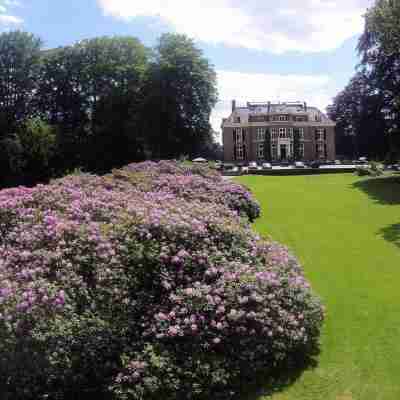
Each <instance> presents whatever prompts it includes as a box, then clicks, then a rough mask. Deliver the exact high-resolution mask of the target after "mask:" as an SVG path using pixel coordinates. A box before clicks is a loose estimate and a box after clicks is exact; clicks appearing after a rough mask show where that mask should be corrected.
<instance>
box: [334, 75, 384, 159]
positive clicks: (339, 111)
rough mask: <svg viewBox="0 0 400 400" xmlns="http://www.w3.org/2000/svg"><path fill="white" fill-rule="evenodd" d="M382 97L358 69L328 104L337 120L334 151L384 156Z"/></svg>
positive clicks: (348, 156) (371, 82)
mask: <svg viewBox="0 0 400 400" xmlns="http://www.w3.org/2000/svg"><path fill="white" fill-rule="evenodd" d="M382 107H384V99H383V97H382V96H381V94H380V93H379V92H378V91H377V90H376V89H375V87H374V85H373V81H371V79H370V78H369V76H368V75H366V74H365V73H364V72H361V71H359V72H357V73H356V74H355V76H354V77H353V78H352V79H351V80H350V82H349V84H348V85H347V86H346V87H345V88H344V90H343V91H342V92H340V93H339V94H338V95H337V96H336V97H335V99H334V102H333V104H332V105H331V106H330V107H329V116H330V117H331V118H332V119H333V120H334V121H336V151H337V153H338V154H339V155H342V156H345V157H347V158H356V157H359V156H367V157H370V158H380V159H382V158H384V157H385V155H386V153H387V151H388V137H387V134H386V133H385V131H386V121H385V118H384V114H383V113H382Z"/></svg>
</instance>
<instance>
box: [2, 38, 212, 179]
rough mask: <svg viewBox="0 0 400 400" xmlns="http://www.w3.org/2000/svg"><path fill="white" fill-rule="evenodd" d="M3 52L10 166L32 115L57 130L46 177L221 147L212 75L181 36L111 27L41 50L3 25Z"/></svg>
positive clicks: (4, 125)
mask: <svg viewBox="0 0 400 400" xmlns="http://www.w3.org/2000/svg"><path fill="white" fill-rule="evenodd" d="M0 53H1V55H2V56H1V58H0V106H1V111H0V140H3V143H7V144H8V145H7V146H3V147H4V148H3V151H2V154H1V160H2V163H5V164H7V165H9V166H10V165H11V164H12V165H14V166H15V165H16V163H15V162H13V163H11V164H10V162H9V161H10V160H11V159H14V158H13V157H14V155H13V154H14V153H16V152H17V149H18V148H20V147H21V146H20V143H19V139H20V138H19V136H18V135H17V132H21V131H23V130H24V129H26V127H27V126H29V124H28V125H27V123H28V121H30V120H32V119H34V120H35V121H36V122H37V119H38V118H40V120H41V122H42V127H44V126H45V125H46V124H47V127H48V129H50V130H53V131H54V132H56V143H57V146H56V149H57V151H56V153H55V154H53V155H52V157H51V165H49V169H48V171H49V176H50V174H54V173H55V174H61V173H63V172H64V171H70V170H72V169H74V168H77V167H80V168H83V169H85V170H88V171H94V172H106V171H108V170H110V169H112V168H116V167H120V166H121V165H123V164H127V163H129V162H132V161H139V160H143V159H148V158H152V159H160V158H178V157H180V156H182V155H187V156H189V157H192V156H198V155H206V153H208V155H210V153H213V152H214V153H215V154H217V153H218V152H219V151H220V149H219V148H218V146H217V145H216V144H215V141H214V136H213V132H212V129H211V126H210V123H209V119H210V113H211V110H212V108H213V106H214V105H215V103H216V101H217V90H216V74H215V71H214V69H213V66H212V65H210V63H209V61H208V60H207V59H206V58H205V57H204V56H203V54H202V51H201V50H200V49H198V48H197V47H196V45H195V43H194V42H193V41H192V40H191V39H189V38H187V37H186V36H184V35H177V34H166V35H163V36H161V38H160V39H159V41H158V43H157V45H156V46H155V47H154V48H153V49H149V48H147V47H145V46H144V45H143V44H142V43H141V42H140V41H139V40H138V39H136V38H134V37H123V36H122V37H120V36H116V37H98V38H93V39H88V40H83V41H80V42H78V43H75V44H73V45H70V46H64V47H59V48H56V49H47V50H43V49H42V42H41V40H40V38H38V37H36V36H34V35H32V34H29V33H26V32H20V31H16V32H8V33H3V34H0ZM7 149H8V150H7ZM14 169H15V168H14ZM19 170H21V169H19ZM4 171H6V169H5V170H4ZM8 171H11V170H10V168H8ZM4 173H5V172H4ZM4 173H1V172H0V185H1V181H3V185H4V182H5V181H6V180H7V179H5V177H4V176H3V177H2V176H1V175H2V174H3V175H4ZM37 178H38V180H43V179H44V178H43V174H42V172H40V173H39V172H38V173H37ZM28 180H29V181H32V179H28ZM14 181H15V180H14ZM22 181H24V179H22ZM33 181H34V179H33Z"/></svg>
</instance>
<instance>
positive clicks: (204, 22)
mask: <svg viewBox="0 0 400 400" xmlns="http://www.w3.org/2000/svg"><path fill="white" fill-rule="evenodd" d="M97 1H98V3H99V5H100V6H101V7H102V9H103V10H104V13H105V14H106V15H110V16H114V17H117V18H122V19H126V20H129V19H131V18H134V17H139V16H148V17H154V18H159V19H160V20H162V21H163V22H165V23H167V24H168V25H170V26H171V28H172V29H175V30H176V31H177V32H180V33H186V34H188V35H189V36H192V37H194V38H196V39H198V40H202V41H205V42H209V43H222V44H225V45H229V46H234V47H245V48H250V49H256V50H266V51H271V52H273V53H277V54H280V53H283V52H286V51H300V52H318V51H327V50H332V49H335V48H337V47H338V46H340V45H341V44H342V43H343V41H344V40H346V39H347V38H349V37H351V36H353V35H355V34H358V33H360V32H361V31H362V29H363V18H362V15H363V13H364V12H365V10H366V8H367V7H368V6H369V5H370V4H371V3H372V2H373V0H302V1H298V0H280V1H275V2H272V1H260V0H247V1H243V0H185V1H182V0H146V1H143V0H97Z"/></svg>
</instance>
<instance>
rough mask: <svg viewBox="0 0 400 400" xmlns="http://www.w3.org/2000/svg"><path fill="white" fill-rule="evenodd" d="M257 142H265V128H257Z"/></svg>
mask: <svg viewBox="0 0 400 400" xmlns="http://www.w3.org/2000/svg"><path fill="white" fill-rule="evenodd" d="M257 140H258V141H260V142H261V141H264V140H265V128H257Z"/></svg>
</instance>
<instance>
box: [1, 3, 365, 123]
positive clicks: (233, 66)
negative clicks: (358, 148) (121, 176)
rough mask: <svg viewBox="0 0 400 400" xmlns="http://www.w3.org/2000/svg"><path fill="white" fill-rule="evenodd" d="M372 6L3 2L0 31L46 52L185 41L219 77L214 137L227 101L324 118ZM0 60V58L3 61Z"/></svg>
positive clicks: (354, 59)
mask: <svg viewBox="0 0 400 400" xmlns="http://www.w3.org/2000/svg"><path fill="white" fill-rule="evenodd" d="M372 3H373V0H302V1H298V0H279V1H268V0H266V1H260V0H241V1H239V0H0V31H5V30H10V29H21V30H26V31H29V32H31V33H34V34H36V35H38V36H40V37H41V38H42V40H43V41H44V43H45V47H47V48H51V47H57V46H62V45H67V44H72V43H74V42H76V41H78V40H81V39H86V38H91V37H95V36H103V35H132V36H135V37H137V38H139V39H140V40H141V41H142V42H143V43H144V44H145V45H147V46H153V45H154V44H155V43H156V40H157V38H158V37H159V36H160V35H161V34H162V33H165V32H178V33H185V34H187V35H188V36H190V37H192V38H193V39H194V40H195V42H196V44H197V46H198V47H200V48H201V49H202V50H203V52H204V55H205V56H206V57H207V58H208V59H209V60H210V61H211V63H212V64H213V65H214V68H215V70H216V71H217V76H218V91H219V102H218V104H217V106H216V107H215V109H214V111H213V113H212V116H211V122H212V125H213V128H214V129H215V130H216V131H220V125H221V119H222V118H223V117H227V116H229V113H230V107H231V100H232V99H236V101H237V104H238V105H244V104H245V103H246V101H272V102H274V101H306V102H307V103H308V104H309V105H313V106H317V107H319V108H320V109H321V110H323V111H325V108H326V106H327V105H328V104H329V103H330V102H331V101H332V98H333V97H334V96H335V95H336V94H337V93H338V92H339V91H340V90H342V89H343V88H344V86H345V85H346V84H347V82H348V81H349V79H350V77H351V76H352V75H353V74H354V69H355V67H356V65H357V64H358V62H359V59H358V56H357V52H356V46H357V41H358V37H359V35H360V34H361V33H362V30H363V25H364V22H363V15H364V13H365V11H366V9H367V8H368V7H370V6H371V5H372ZM0 57H1V54H0Z"/></svg>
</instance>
